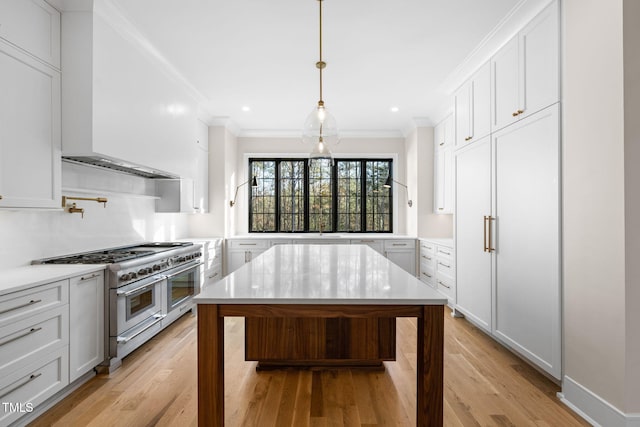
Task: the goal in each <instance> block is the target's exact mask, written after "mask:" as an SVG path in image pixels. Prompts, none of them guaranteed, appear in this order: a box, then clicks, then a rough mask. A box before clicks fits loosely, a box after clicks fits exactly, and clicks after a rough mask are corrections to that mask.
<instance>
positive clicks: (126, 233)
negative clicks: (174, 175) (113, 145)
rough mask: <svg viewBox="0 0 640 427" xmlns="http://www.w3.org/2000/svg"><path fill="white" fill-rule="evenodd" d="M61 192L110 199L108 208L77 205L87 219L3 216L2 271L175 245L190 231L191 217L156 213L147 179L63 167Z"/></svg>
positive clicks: (29, 213)
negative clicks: (148, 245)
mask: <svg viewBox="0 0 640 427" xmlns="http://www.w3.org/2000/svg"><path fill="white" fill-rule="evenodd" d="M62 186H63V191H62V194H63V195H65V196H78V197H106V198H107V199H108V202H107V204H106V207H103V205H102V204H101V203H96V202H93V201H76V203H77V205H78V207H81V208H83V209H84V218H82V217H81V215H80V214H75V213H74V214H70V213H68V212H64V211H62V210H60V211H39V210H38V211H37V210H15V211H14V210H6V211H5V210H0V236H1V237H0V238H1V241H2V244H1V245H0V269H3V268H12V267H18V266H22V265H28V264H30V263H31V261H32V260H34V259H39V258H47V257H52V256H58V255H64V254H70V253H77V252H83V251H88V250H96V249H103V248H108V247H114V246H123V245H127V244H130V243H138V242H142V241H165V240H175V239H179V238H184V237H186V236H187V233H188V231H189V215H187V214H166V213H156V212H155V199H154V198H153V196H152V192H153V183H152V182H151V183H150V182H149V181H148V180H146V179H144V178H140V177H135V176H131V175H126V174H121V173H117V172H112V171H109V170H101V169H96V168H93V167H87V166H81V165H75V164H69V163H66V162H64V163H63V167H62Z"/></svg>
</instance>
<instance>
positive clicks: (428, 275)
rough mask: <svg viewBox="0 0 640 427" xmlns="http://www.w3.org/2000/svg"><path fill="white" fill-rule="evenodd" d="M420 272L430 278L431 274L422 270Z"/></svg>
mask: <svg viewBox="0 0 640 427" xmlns="http://www.w3.org/2000/svg"><path fill="white" fill-rule="evenodd" d="M422 274H424V275H425V276H427V277H428V278H429V279H431V275H430V274H427V273H425V272H424V271H423V272H422Z"/></svg>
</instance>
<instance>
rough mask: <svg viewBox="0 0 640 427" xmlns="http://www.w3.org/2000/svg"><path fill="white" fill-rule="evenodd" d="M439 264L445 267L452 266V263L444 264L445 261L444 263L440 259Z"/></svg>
mask: <svg viewBox="0 0 640 427" xmlns="http://www.w3.org/2000/svg"><path fill="white" fill-rule="evenodd" d="M438 264H440V265H441V266H443V267H447V268H451V266H450V265H447V264H444V263H442V262H440V261H438Z"/></svg>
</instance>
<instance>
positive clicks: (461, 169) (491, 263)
mask: <svg viewBox="0 0 640 427" xmlns="http://www.w3.org/2000/svg"><path fill="white" fill-rule="evenodd" d="M559 138H560V115H559V105H558V104H555V105H552V106H551V107H548V108H546V109H544V110H542V111H539V112H537V113H535V114H532V115H531V116H529V117H526V118H524V119H522V120H520V121H518V122H516V123H514V124H512V125H509V126H507V127H505V128H503V129H501V130H500V131H498V132H496V133H494V134H492V135H491V138H490V139H489V138H487V139H486V140H484V141H483V142H482V143H474V144H471V145H470V146H469V147H465V149H463V150H460V151H458V152H456V216H455V227H456V231H455V235H456V245H455V247H456V251H457V265H456V268H457V273H456V279H457V303H456V310H457V311H460V312H462V313H463V314H464V315H465V316H466V317H468V318H469V320H471V321H473V322H474V323H475V324H476V325H478V326H479V327H481V328H483V329H485V330H486V331H487V332H489V333H490V334H491V335H492V336H494V337H495V338H496V339H498V340H499V341H501V342H502V343H504V344H506V345H507V346H509V347H510V348H511V349H513V350H514V351H516V352H518V353H519V354H521V355H522V356H523V357H524V358H526V359H528V360H529V361H530V362H531V363H533V364H535V365H536V366H538V367H540V368H541V369H542V370H544V371H545V372H547V373H549V374H550V375H552V376H553V377H555V378H558V379H559V378H560V376H561V367H560V365H561V345H560V344H561V341H560V333H561V328H560V326H561V324H560V235H559V231H560V160H559V159H560V157H559V154H560V139H559Z"/></svg>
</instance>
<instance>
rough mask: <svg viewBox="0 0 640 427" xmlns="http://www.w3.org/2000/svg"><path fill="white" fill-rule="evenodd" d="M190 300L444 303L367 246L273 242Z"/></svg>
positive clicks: (303, 302)
mask: <svg viewBox="0 0 640 427" xmlns="http://www.w3.org/2000/svg"><path fill="white" fill-rule="evenodd" d="M194 301H195V302H196V303H198V304H362V305H367V304H385V305H387V304H388V305H394V304H398V305H444V304H446V302H447V299H446V298H443V297H442V295H441V294H440V293H439V292H437V291H436V290H434V289H432V288H431V287H429V286H428V285H426V284H424V283H423V282H421V281H420V280H418V279H417V278H415V277H414V276H412V275H411V274H409V273H407V272H406V271H404V270H403V269H402V268H401V267H398V266H397V265H395V264H393V263H392V262H391V261H389V260H388V259H387V258H385V257H384V256H382V255H380V254H379V253H378V252H376V251H375V250H373V249H372V248H370V247H368V246H366V245H278V246H274V247H272V248H271V249H269V250H267V251H266V252H264V253H263V254H262V255H260V256H258V257H256V258H255V259H253V260H252V261H251V262H250V263H247V264H245V265H243V266H242V267H240V268H239V269H237V270H236V271H234V272H233V273H231V274H229V275H228V276H226V277H225V278H223V279H222V280H220V281H218V282H216V283H214V284H211V285H210V286H208V287H206V288H205V289H203V290H202V292H200V294H199V295H197V296H196V297H195V298H194Z"/></svg>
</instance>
